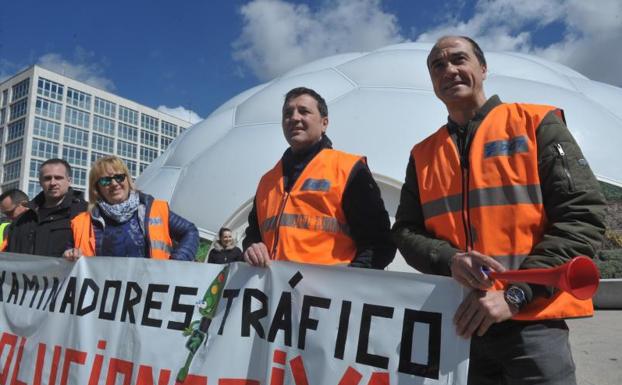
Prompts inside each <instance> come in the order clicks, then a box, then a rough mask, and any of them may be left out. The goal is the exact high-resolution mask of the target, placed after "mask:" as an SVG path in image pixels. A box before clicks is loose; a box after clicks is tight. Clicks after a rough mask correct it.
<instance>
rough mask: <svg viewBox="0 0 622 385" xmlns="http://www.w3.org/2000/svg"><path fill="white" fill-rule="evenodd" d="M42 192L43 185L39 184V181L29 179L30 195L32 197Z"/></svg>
mask: <svg viewBox="0 0 622 385" xmlns="http://www.w3.org/2000/svg"><path fill="white" fill-rule="evenodd" d="M37 178H38V176H37ZM40 192H41V185H39V181H36V180H29V181H28V196H29V197H30V198H31V199H32V198H34V197H35V196H36V195H37V194H39V193H40Z"/></svg>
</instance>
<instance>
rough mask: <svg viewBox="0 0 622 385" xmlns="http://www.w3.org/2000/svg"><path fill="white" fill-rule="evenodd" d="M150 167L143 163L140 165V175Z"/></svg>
mask: <svg viewBox="0 0 622 385" xmlns="http://www.w3.org/2000/svg"><path fill="white" fill-rule="evenodd" d="M148 166H149V165H148V164H147V163H141V164H140V173H141V174H142V173H143V171H145V169H146V168H147V167H148Z"/></svg>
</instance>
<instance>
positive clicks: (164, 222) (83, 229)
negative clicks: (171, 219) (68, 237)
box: [71, 200, 173, 259]
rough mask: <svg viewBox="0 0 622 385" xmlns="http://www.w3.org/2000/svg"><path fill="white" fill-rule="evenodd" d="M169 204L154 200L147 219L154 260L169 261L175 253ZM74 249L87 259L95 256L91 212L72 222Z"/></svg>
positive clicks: (83, 213) (78, 216)
mask: <svg viewBox="0 0 622 385" xmlns="http://www.w3.org/2000/svg"><path fill="white" fill-rule="evenodd" d="M168 213H169V210H168V204H167V203H166V202H165V201H160V200H154V201H153V203H152V204H151V210H150V211H149V218H148V219H147V221H148V224H147V231H148V234H149V247H150V257H151V258H154V259H169V258H170V256H171V253H172V251H173V241H172V240H171V237H170V233H169V228H168ZM71 230H72V232H73V239H74V247H76V248H79V249H80V251H82V255H84V256H86V257H92V256H95V250H96V248H95V232H94V231H93V223H92V221H91V214H90V213H89V212H86V211H85V212H82V213H80V214H78V215H77V216H75V217H74V218H73V219H72V220H71Z"/></svg>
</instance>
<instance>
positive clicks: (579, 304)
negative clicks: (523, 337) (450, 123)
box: [412, 104, 593, 320]
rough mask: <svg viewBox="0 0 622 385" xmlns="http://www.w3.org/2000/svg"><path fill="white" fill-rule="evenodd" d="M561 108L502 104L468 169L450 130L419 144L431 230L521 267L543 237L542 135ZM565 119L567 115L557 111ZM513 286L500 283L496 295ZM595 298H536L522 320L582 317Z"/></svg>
mask: <svg viewBox="0 0 622 385" xmlns="http://www.w3.org/2000/svg"><path fill="white" fill-rule="evenodd" d="M551 111H556V110H555V108H554V107H550V106H541V105H529V104H501V105H499V106H497V107H495V108H494V109H493V110H492V111H490V112H489V113H488V115H487V116H486V117H485V118H484V120H483V121H482V122H481V124H480V126H479V128H478V129H477V131H476V133H475V135H474V137H473V139H472V143H471V147H470V152H469V154H468V162H469V164H468V168H462V167H461V164H460V156H459V153H458V149H457V147H456V145H455V143H454V142H453V140H452V139H451V137H450V135H449V133H448V131H447V127H446V126H444V127H441V128H440V129H439V130H438V131H437V132H436V133H434V134H433V135H431V136H430V137H428V138H427V139H425V140H424V141H422V142H421V143H419V144H417V145H415V147H414V148H413V150H412V156H413V159H414V160H415V167H416V172H417V178H418V185H419V192H420V199H421V205H422V209H423V215H424V219H425V226H426V229H427V230H428V231H429V232H430V233H432V234H434V235H435V236H436V237H438V238H440V239H444V240H446V241H448V242H449V243H451V244H452V245H453V246H454V247H456V248H459V249H462V250H470V249H473V250H477V251H479V252H481V253H483V254H486V255H489V256H492V257H496V258H499V261H500V262H501V263H502V264H504V265H505V266H506V267H507V268H509V269H516V268H518V267H519V266H520V264H521V262H522V261H523V260H524V259H525V258H526V257H527V256H528V255H529V254H530V253H531V250H532V248H533V247H534V245H536V244H537V243H538V242H539V241H540V240H541V238H542V236H543V234H544V232H545V229H546V227H547V218H546V213H545V210H544V205H543V202H542V192H541V189H540V175H539V173H538V155H537V143H536V129H537V128H538V126H539V124H540V122H541V121H542V119H543V118H544V116H545V115H546V114H547V113H549V112H551ZM557 111H558V112H560V113H561V111H559V110H557ZM507 285H508V283H507V282H501V281H497V282H495V286H494V287H493V290H503V289H504V288H505V287H507ZM592 314H593V306H592V301H591V300H585V301H581V300H577V299H575V298H574V297H572V296H571V295H570V294H568V293H566V292H563V291H561V290H560V291H558V292H556V293H555V294H554V295H553V296H552V297H551V298H542V297H536V298H534V300H533V301H532V302H531V303H529V304H527V305H525V306H524V307H523V308H522V309H521V311H520V312H519V313H518V314H516V315H515V316H514V317H513V318H514V319H517V320H536V319H555V318H568V317H582V316H589V315H592Z"/></svg>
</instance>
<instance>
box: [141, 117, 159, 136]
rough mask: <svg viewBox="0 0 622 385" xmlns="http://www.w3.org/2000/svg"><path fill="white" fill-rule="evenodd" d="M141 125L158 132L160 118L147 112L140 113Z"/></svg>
mask: <svg viewBox="0 0 622 385" xmlns="http://www.w3.org/2000/svg"><path fill="white" fill-rule="evenodd" d="M140 126H141V127H142V128H146V129H147V130H149V131H154V132H158V119H157V118H154V117H153V116H149V115H147V114H140Z"/></svg>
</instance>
